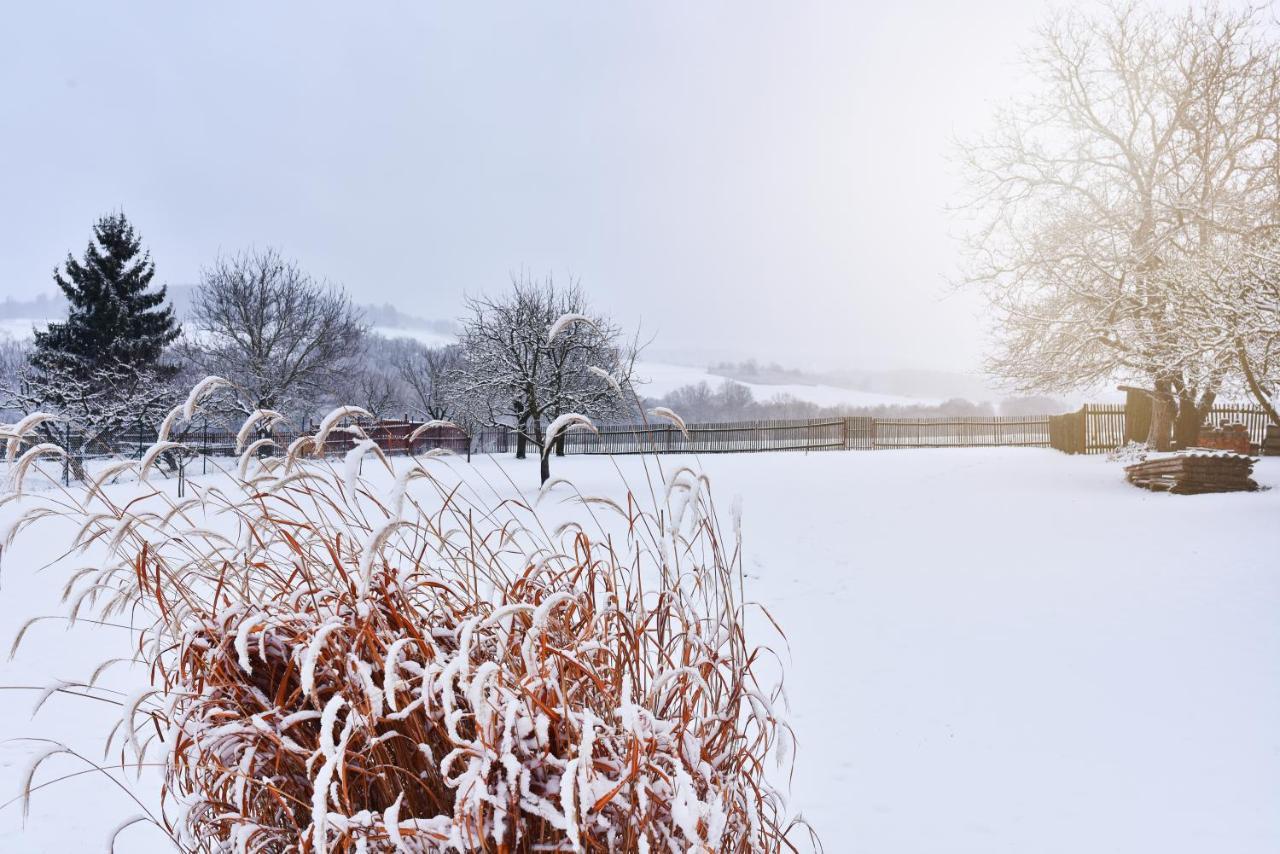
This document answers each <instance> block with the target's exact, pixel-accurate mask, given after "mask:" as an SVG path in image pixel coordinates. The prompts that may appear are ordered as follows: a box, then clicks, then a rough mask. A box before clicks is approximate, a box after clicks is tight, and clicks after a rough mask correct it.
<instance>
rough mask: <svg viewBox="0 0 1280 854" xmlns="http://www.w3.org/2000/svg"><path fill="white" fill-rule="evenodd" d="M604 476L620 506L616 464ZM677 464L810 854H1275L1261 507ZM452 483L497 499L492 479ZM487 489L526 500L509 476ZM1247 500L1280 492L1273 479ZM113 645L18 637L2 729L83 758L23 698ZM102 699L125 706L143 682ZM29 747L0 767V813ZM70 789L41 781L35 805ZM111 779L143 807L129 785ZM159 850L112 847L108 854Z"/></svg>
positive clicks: (23, 576)
mask: <svg viewBox="0 0 1280 854" xmlns="http://www.w3.org/2000/svg"><path fill="white" fill-rule="evenodd" d="M674 462H675V460H673V459H671V458H669V459H668V460H666V461H664V464H665V465H667V466H670V465H672V464H673V463H674ZM687 462H690V460H689V458H680V459H679V463H687ZM617 464H618V466H619V467H620V468H621V469H622V472H623V473H624V474H625V475H626V477H627V478H628V479H630V480H631V481H632V482H633V483H634V484H637V485H638V484H639V483H640V482H641V481H642V479H643V476H642V472H641V469H640V460H639V459H637V458H634V457H630V458H619V459H618V460H617ZM703 464H704V466H705V469H706V471H707V472H708V474H709V476H710V478H711V481H712V486H713V489H714V491H715V494H716V497H717V500H718V503H719V504H720V506H722V507H727V506H728V504H729V502H730V500H731V499H732V497H733V496H734V495H735V494H740V495H741V496H742V498H743V504H744V522H743V528H744V540H745V549H746V555H747V561H746V570H747V573H748V577H747V581H746V583H747V587H748V594H749V596H753V597H754V598H756V599H757V600H759V601H760V602H762V603H764V604H765V605H767V606H768V608H769V609H770V610H771V612H772V613H773V614H774V616H775V617H776V618H777V619H778V621H779V622H780V623H781V624H782V625H783V627H784V628H785V629H786V631H787V634H788V643H787V648H786V649H785V650H784V653H783V654H784V656H785V657H787V658H788V659H789V661H790V671H789V673H788V677H787V690H788V694H789V696H790V703H791V710H792V716H791V721H792V724H793V726H794V727H795V729H796V732H797V734H798V736H799V741H800V743H799V751H798V758H797V764H796V768H795V776H794V781H793V785H792V800H793V804H794V807H795V808H796V809H798V810H799V811H801V812H803V814H804V815H805V816H806V817H807V818H808V819H809V820H810V821H811V822H812V823H813V824H814V825H815V826H816V828H817V829H818V831H819V832H820V833H821V835H822V837H823V840H824V842H825V845H826V850H827V851H830V852H858V851H865V852H877V854H878V853H879V852H886V854H916V853H917V852H918V854H926V853H927V854H937V852H948V853H949V854H950V852H974V854H1030V852H1036V853H1037V854H1043V853H1044V852H1062V854H1068V852H1070V854H1079V852H1091V854H1094V853H1095V852H1161V854H1180V852H1188V854H1190V852H1233V854H1255V852H1257V854H1262V852H1275V851H1277V850H1280V809H1277V808H1276V804H1277V803H1280V668H1278V667H1277V661H1280V619H1277V614H1280V489H1272V490H1271V491H1268V492H1264V493H1261V494H1251V495H1250V494H1244V495H1239V494H1238V495H1222V496H1187V497H1183V496H1170V495H1162V494H1152V493H1147V492H1143V491H1141V490H1138V489H1135V488H1133V487H1130V486H1128V485H1126V484H1125V483H1124V482H1123V481H1122V479H1121V474H1120V467H1119V465H1118V464H1115V463H1109V462H1107V461H1106V460H1104V459H1101V458H1078V457H1068V456H1065V455H1061V454H1057V453H1055V452H1052V451H1047V450H1018V449H992V450H921V451H885V452H880V453H867V452H863V453H857V452H850V453H828V454H814V455H809V456H805V455H800V454H755V455H726V456H718V457H708V458H706V459H704V460H703ZM452 465H454V466H456V467H457V470H458V471H459V472H461V473H463V476H466V477H468V478H476V477H479V476H484V477H486V478H487V479H488V480H489V481H491V482H494V483H499V482H501V481H502V475H501V473H500V472H498V471H496V468H497V466H498V465H499V463H497V462H495V461H493V460H489V459H483V460H479V461H478V462H477V463H476V465H475V468H474V469H471V468H468V467H467V466H466V464H464V463H461V462H457V463H453V464H452ZM501 466H502V467H503V468H504V469H506V470H507V471H508V472H509V473H510V474H511V475H512V476H513V477H514V479H515V480H516V482H517V483H518V484H520V485H521V486H522V487H527V488H528V492H529V493H530V494H532V492H533V491H534V490H533V486H534V485H535V483H536V480H537V471H536V468H537V463H536V461H535V460H530V461H528V462H525V463H515V462H514V461H511V460H503V461H502V462H501ZM554 469H555V474H557V475H562V476H568V477H571V478H572V479H573V480H574V481H575V482H576V483H577V484H578V485H579V487H580V488H581V489H582V490H583V491H584V492H594V493H597V494H602V493H604V494H608V493H610V492H612V493H615V494H616V493H617V492H618V490H619V479H618V472H617V470H615V468H614V465H613V463H612V462H611V461H610V460H608V459H606V458H598V457H592V458H587V457H578V458H573V457H571V458H568V459H564V460H556V461H555V466H554ZM1257 476H1258V479H1259V480H1260V481H1261V482H1263V483H1264V484H1267V485H1270V486H1272V487H1280V459H1266V460H1263V461H1262V462H1261V463H1260V464H1259V467H1258V475H1257ZM136 488H137V487H135V486H132V485H121V486H117V487H113V489H115V490H118V491H119V492H120V493H121V494H127V493H128V492H129V491H130V490H136ZM169 488H172V482H170V483H169ZM508 488H509V487H508ZM14 512H15V508H14V506H13V505H12V504H10V505H7V506H5V507H4V508H3V509H0V516H2V517H3V521H7V520H8V519H9V518H12V516H13V514H14ZM36 530H37V536H35V537H23V538H21V539H19V541H18V543H17V545H16V547H15V548H13V549H12V550H11V551H6V553H5V554H4V563H3V577H2V589H0V643H3V644H5V645H7V642H8V640H9V639H10V638H12V637H13V635H14V633H15V632H16V631H17V629H18V627H19V626H20V625H21V624H22V623H23V622H24V621H25V620H26V619H27V618H28V617H30V616H33V615H36V614H42V613H44V614H54V613H61V612H62V610H63V609H62V606H60V605H59V604H58V601H57V600H58V596H59V593H60V590H61V587H62V585H63V584H64V582H65V580H66V573H67V571H68V570H69V568H70V567H64V568H62V569H60V570H58V571H53V572H45V573H41V574H36V573H34V571H33V570H34V568H35V567H36V566H37V565H38V564H40V563H42V562H43V561H44V560H45V559H47V556H48V555H50V554H52V553H54V552H56V551H57V550H58V549H59V548H60V547H61V546H63V545H65V542H66V540H67V539H69V537H70V534H69V532H66V531H61V532H60V529H59V528H57V527H56V526H52V527H45V528H37V529H36ZM41 531H43V532H45V533H43V534H41V533H39V532H41ZM81 565H83V562H76V563H74V566H75V567H78V566H81ZM127 635H128V633H127V632H125V631H122V630H120V629H115V628H107V627H96V626H91V625H85V624H81V625H78V626H77V627H75V628H74V629H72V630H70V631H67V630H64V629H63V628H62V627H61V626H59V625H57V624H55V623H45V624H40V625H37V626H36V627H35V628H33V629H32V630H31V631H30V633H29V634H28V637H27V638H26V639H25V640H24V642H23V646H22V648H21V649H20V651H19V653H18V656H17V658H16V660H14V661H12V662H6V663H4V664H3V665H0V685H3V686H5V687H6V690H3V691H0V729H3V731H4V732H5V733H6V736H7V737H8V738H10V739H18V738H22V737H51V738H57V739H60V740H63V741H66V742H68V743H69V744H71V745H72V746H74V747H77V748H79V749H81V750H83V751H84V752H85V754H86V755H87V756H89V757H91V758H93V759H97V760H101V758H102V751H101V744H102V737H103V736H104V735H105V734H106V732H107V731H108V730H109V729H110V727H111V726H112V724H113V723H114V721H115V720H116V718H117V717H118V710H116V709H114V707H112V706H110V705H108V704H103V703H97V702H94V701H92V700H84V699H79V698H75V697H67V696H55V697H53V698H51V699H50V700H49V701H48V703H47V704H46V705H45V707H44V709H43V710H42V711H41V712H40V714H39V715H37V716H36V717H35V718H34V719H33V718H32V717H31V707H32V705H33V703H34V702H35V700H36V699H37V697H38V693H39V692H38V691H32V690H25V689H23V686H43V685H46V684H48V683H49V682H50V681H51V680H54V679H67V680H77V679H85V678H86V677H87V676H88V674H89V672H90V671H91V670H92V669H93V667H95V666H96V665H97V664H98V663H100V662H101V661H102V660H103V659H104V658H107V657H110V656H113V655H120V656H127V655H128V654H129V641H128V636H127ZM756 639H757V640H764V641H767V640H768V639H769V636H768V635H767V634H766V633H764V632H761V633H759V634H758V635H757V638H756ZM104 678H105V681H106V682H107V683H108V684H111V685H113V686H114V687H116V688H118V689H119V690H121V691H124V692H129V691H132V690H134V689H135V688H136V687H137V686H139V685H141V684H142V683H143V680H144V679H145V674H143V673H141V672H138V671H136V670H134V671H130V670H129V668H128V667H126V666H123V665H122V666H119V667H115V668H112V669H111V670H109V671H108V672H107V675H106V677H104ZM39 749H40V746H39V745H34V744H32V743H30V742H24V741H15V740H10V741H7V742H5V743H4V744H3V745H0V801H3V800H7V799H8V798H10V797H14V796H16V795H17V794H18V792H19V790H20V788H21V775H22V774H23V772H24V771H25V768H26V765H27V762H28V758H29V757H30V756H31V755H32V754H33V753H34V752H37V751H38V750H39ZM80 767H82V766H77V764H76V763H75V762H73V761H71V760H69V759H67V758H66V757H57V758H55V759H52V760H50V761H49V762H48V763H46V764H45V765H44V766H43V767H42V768H41V770H40V772H39V774H38V775H37V778H36V782H37V784H39V783H41V782H44V781H47V780H51V779H53V778H56V777H58V776H61V775H65V774H73V773H75V772H77V771H78V770H80ZM116 777H117V778H120V779H123V780H127V785H128V786H130V787H131V788H132V790H133V791H134V792H136V793H137V795H138V797H140V798H142V799H143V800H144V801H147V802H150V801H152V800H153V798H152V797H151V795H150V790H154V783H155V779H156V778H155V772H154V770H153V769H144V770H143V772H142V777H141V781H140V782H138V781H135V779H134V777H133V775H132V774H130V775H128V777H127V778H126V777H124V776H123V775H120V774H119V773H117V774H116ZM148 787H151V789H150V790H149V788H148ZM137 812H139V809H138V807H137V805H136V804H134V803H133V802H131V801H130V800H129V797H128V796H127V795H126V794H125V793H124V792H122V791H121V790H120V789H119V788H116V787H115V786H114V785H113V784H111V783H109V782H108V781H106V780H105V779H103V778H102V777H101V776H100V775H97V774H88V775H81V776H77V777H72V778H70V779H68V780H65V781H63V782H61V783H58V784H56V785H53V786H50V787H48V788H45V789H42V790H40V791H38V792H37V793H36V795H35V798H34V801H33V804H32V809H31V814H30V817H29V818H28V819H27V822H26V826H25V829H24V828H23V820H22V813H21V806H20V804H17V803H10V804H8V805H6V806H4V808H3V809H2V810H0V851H15V852H65V851H73V850H81V849H85V850H102V846H103V843H104V841H105V839H106V837H107V835H108V834H109V833H110V831H111V830H112V828H113V827H114V826H115V825H117V824H118V823H120V822H121V821H123V820H124V819H126V818H128V817H129V816H131V815H133V814H135V813H137ZM166 846H167V843H166V842H165V841H164V840H163V838H162V837H160V836H159V835H158V834H156V833H154V832H153V831H152V830H150V829H148V828H146V827H145V826H142V825H137V826H134V827H132V828H130V829H128V830H126V831H125V832H124V834H123V835H122V836H121V838H120V842H119V844H118V846H117V849H116V850H117V851H121V852H141V853H142V854H149V852H160V851H166V850H168V848H167V847H166Z"/></svg>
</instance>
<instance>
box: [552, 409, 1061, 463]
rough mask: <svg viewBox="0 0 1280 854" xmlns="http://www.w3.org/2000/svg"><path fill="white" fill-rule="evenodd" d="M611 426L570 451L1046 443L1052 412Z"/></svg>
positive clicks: (584, 435) (585, 435) (572, 438)
mask: <svg viewBox="0 0 1280 854" xmlns="http://www.w3.org/2000/svg"><path fill="white" fill-rule="evenodd" d="M687 427H688V436H685V434H684V433H682V432H681V431H680V430H679V428H677V427H675V426H672V425H669V424H665V423H664V424H623V425H618V424H609V425H604V426H601V427H600V428H599V431H600V432H599V433H591V432H587V431H575V432H571V433H569V435H568V436H567V437H566V439H565V448H564V450H565V453H566V454H640V453H677V454H678V453H699V454H717V453H731V452H744V451H830V450H874V449H882V448H978V447H1046V446H1048V444H1049V418H1048V416H1029V417H1022V416H1013V417H978V418H887V419H885V418H826V419H821V418H819V419H808V420H799V421H738V422H718V423H697V424H689V425H687Z"/></svg>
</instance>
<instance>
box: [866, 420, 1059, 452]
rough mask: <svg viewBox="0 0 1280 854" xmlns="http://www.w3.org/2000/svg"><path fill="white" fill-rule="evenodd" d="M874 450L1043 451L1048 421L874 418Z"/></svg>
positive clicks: (1047, 440) (872, 442)
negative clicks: (1003, 448)
mask: <svg viewBox="0 0 1280 854" xmlns="http://www.w3.org/2000/svg"><path fill="white" fill-rule="evenodd" d="M868 420H870V421H871V422H872V441H871V446H872V447H873V448H995V447H1027V448H1035V447H1045V446H1047V445H1048V444H1049V417H1048V416H1047V415H1039V416H1025V417H1024V416H999V417H966V418H875V419H868Z"/></svg>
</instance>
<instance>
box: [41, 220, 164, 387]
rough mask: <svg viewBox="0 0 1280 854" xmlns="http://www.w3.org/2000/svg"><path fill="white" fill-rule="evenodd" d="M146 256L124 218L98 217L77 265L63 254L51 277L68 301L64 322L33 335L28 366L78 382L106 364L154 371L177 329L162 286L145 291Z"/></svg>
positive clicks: (149, 265) (148, 276)
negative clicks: (69, 376)
mask: <svg viewBox="0 0 1280 854" xmlns="http://www.w3.org/2000/svg"><path fill="white" fill-rule="evenodd" d="M155 274H156V268H155V264H154V263H153V262H152V260H151V253H150V252H147V251H145V250H144V249H143V248H142V240H141V239H140V238H139V237H138V235H137V233H136V232H135V231H134V229H133V226H132V225H131V224H130V223H129V221H128V219H126V218H125V215H124V214H123V213H114V214H107V215H106V216H103V217H100V218H99V219H98V221H97V222H96V223H95V224H94V226H93V240H92V241H90V242H89V245H88V247H87V248H86V249H85V253H84V258H83V260H80V261H77V260H76V259H75V258H74V257H72V256H71V255H70V254H68V255H67V260H66V264H65V265H64V269H63V270H61V271H56V270H55V271H54V274H53V278H54V281H55V282H57V284H58V287H59V288H60V289H61V290H62V293H63V294H64V295H65V296H66V298H67V303H68V313H67V319H66V320H65V321H63V322H60V323H51V324H49V328H48V329H47V330H45V331H42V332H37V333H36V335H35V349H34V351H33V353H32V359H31V361H32V364H33V365H34V366H35V367H37V368H38V369H40V370H41V371H44V372H48V373H54V374H62V373H68V372H70V373H73V374H76V375H77V376H83V375H84V374H85V373H86V372H87V371H89V370H92V369H97V368H101V367H105V366H119V367H121V368H127V369H134V370H136V369H139V368H141V369H147V370H154V369H156V368H157V367H158V366H159V360H160V356H161V354H162V353H163V352H164V350H165V348H166V347H168V346H169V345H170V344H172V343H173V342H174V340H176V339H177V337H178V335H179V334H180V333H181V327H180V326H179V324H178V321H177V319H176V318H175V317H174V314H173V309H172V307H171V306H169V305H167V304H166V302H167V298H166V293H165V288H164V286H163V285H161V286H160V287H158V288H156V289H154V290H152V288H151V282H152V279H154V278H155Z"/></svg>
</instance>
